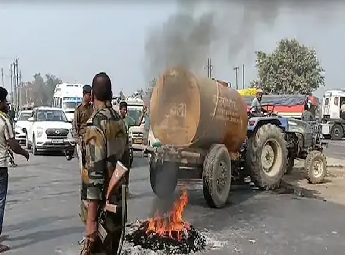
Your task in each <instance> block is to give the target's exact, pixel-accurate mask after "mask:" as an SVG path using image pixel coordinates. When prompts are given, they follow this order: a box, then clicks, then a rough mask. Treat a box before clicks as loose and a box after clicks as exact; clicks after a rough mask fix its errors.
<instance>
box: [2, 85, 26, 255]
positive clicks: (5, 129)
mask: <svg viewBox="0 0 345 255" xmlns="http://www.w3.org/2000/svg"><path fill="white" fill-rule="evenodd" d="M7 95H8V92H7V90H6V89H5V88H3V87H0V236H1V235H2V226H3V219H4V212H5V203H6V196H7V189H8V151H9V149H11V150H12V151H13V152H14V153H16V154H20V155H22V156H24V157H25V158H26V159H27V160H29V153H28V152H27V151H26V150H24V149H23V148H22V147H21V146H20V145H19V143H18V142H17V141H16V139H15V136H14V131H13V126H12V124H11V122H10V120H9V118H8V115H7V114H8V110H9V109H8V108H9V107H8V104H7V99H6V98H7ZM9 147H10V148H9ZM7 250H9V247H8V246H6V245H3V244H0V253H2V252H5V251H7Z"/></svg>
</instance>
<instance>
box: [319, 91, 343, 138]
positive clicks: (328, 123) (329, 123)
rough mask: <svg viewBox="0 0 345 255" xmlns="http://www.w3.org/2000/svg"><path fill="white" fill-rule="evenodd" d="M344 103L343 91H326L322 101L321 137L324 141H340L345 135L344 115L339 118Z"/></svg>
mask: <svg viewBox="0 0 345 255" xmlns="http://www.w3.org/2000/svg"><path fill="white" fill-rule="evenodd" d="M344 103H345V90H343V89H334V90H328V91H326V92H325V94H324V95H323V99H322V111H321V118H322V135H323V137H324V138H326V139H332V140H341V139H342V138H343V137H344V135H345V114H344V115H343V116H341V111H340V109H341V105H342V104H344Z"/></svg>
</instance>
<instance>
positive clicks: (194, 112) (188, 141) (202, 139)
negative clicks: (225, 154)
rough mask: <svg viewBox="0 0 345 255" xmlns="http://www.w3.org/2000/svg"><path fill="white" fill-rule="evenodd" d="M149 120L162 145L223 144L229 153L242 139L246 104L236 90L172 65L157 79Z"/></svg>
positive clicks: (238, 147)
mask: <svg viewBox="0 0 345 255" xmlns="http://www.w3.org/2000/svg"><path fill="white" fill-rule="evenodd" d="M150 122H151V127H152V130H153V133H154V135H155V137H157V138H158V139H159V140H160V141H161V142H162V143H163V144H165V145H172V146H176V147H192V148H204V149H209V148H210V146H211V145H212V144H225V146H226V147H227V149H228V151H229V152H237V151H239V149H240V147H241V145H242V143H243V141H244V140H245V138H246V133H247V123H248V118H247V107H246V104H245V101H244V99H243V98H242V96H241V95H240V94H239V93H238V92H237V91H236V90H234V89H231V88H228V87H225V86H224V85H222V84H220V83H219V82H217V81H215V80H211V79H208V78H198V77H196V76H195V75H194V74H192V73H191V72H189V71H188V70H186V69H183V68H174V69H170V70H167V71H166V72H165V73H164V74H163V75H162V76H161V77H160V78H159V79H158V81H157V85H156V87H155V89H154V90H153V93H152V97H151V101H150Z"/></svg>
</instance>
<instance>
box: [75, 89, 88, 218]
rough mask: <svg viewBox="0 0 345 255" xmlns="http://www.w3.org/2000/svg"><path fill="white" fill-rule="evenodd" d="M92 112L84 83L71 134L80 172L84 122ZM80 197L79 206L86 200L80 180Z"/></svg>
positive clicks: (83, 158) (82, 156)
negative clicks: (74, 143) (75, 147)
mask: <svg viewBox="0 0 345 255" xmlns="http://www.w3.org/2000/svg"><path fill="white" fill-rule="evenodd" d="M92 112H93V106H92V104H91V86H90V85H85V86H83V102H82V103H80V104H79V105H78V106H77V108H76V109H75V111H74V118H73V136H74V138H75V139H76V141H77V153H78V160H79V168H80V173H81V172H82V170H83V165H84V162H85V157H84V153H83V151H84V150H83V136H84V134H85V129H86V122H87V120H88V119H89V118H90V117H91V115H92ZM80 199H81V206H83V204H84V202H83V201H84V200H86V187H85V185H84V184H83V182H81V186H80ZM80 216H81V217H82V221H83V222H85V221H86V219H85V218H83V217H84V214H80Z"/></svg>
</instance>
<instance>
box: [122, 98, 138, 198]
mask: <svg viewBox="0 0 345 255" xmlns="http://www.w3.org/2000/svg"><path fill="white" fill-rule="evenodd" d="M127 107H128V105H127V103H126V102H121V103H120V106H119V110H120V116H121V118H122V120H123V121H124V123H125V126H126V133H127V139H128V132H129V128H130V127H133V126H135V124H136V123H135V120H134V119H133V118H131V117H130V116H128V114H127V113H128V112H127V110H128V109H127ZM127 144H129V141H127ZM121 162H122V163H123V164H124V165H125V167H127V169H128V171H127V172H126V185H127V186H128V187H129V172H130V168H131V151H130V147H129V146H128V147H127V148H126V150H125V152H124V153H123V156H122V158H121ZM128 196H129V197H130V196H131V194H130V192H129V188H128Z"/></svg>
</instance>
